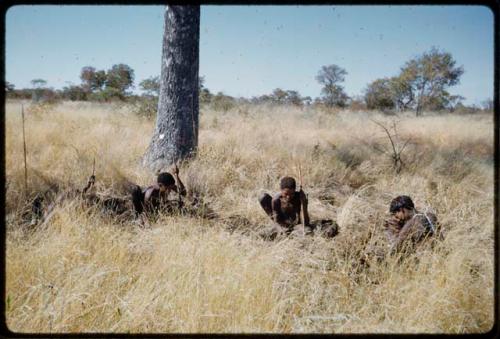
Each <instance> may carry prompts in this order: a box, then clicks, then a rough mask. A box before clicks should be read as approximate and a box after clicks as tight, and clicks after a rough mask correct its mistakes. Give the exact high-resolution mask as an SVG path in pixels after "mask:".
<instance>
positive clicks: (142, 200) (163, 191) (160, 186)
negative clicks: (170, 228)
mask: <svg viewBox="0 0 500 339" xmlns="http://www.w3.org/2000/svg"><path fill="white" fill-rule="evenodd" d="M173 173H174V175H172V174H170V173H168V172H163V173H160V174H158V177H157V178H156V183H155V184H153V185H151V186H148V187H146V188H144V189H141V187H140V186H135V188H134V189H133V190H132V202H133V204H134V209H135V213H136V215H137V216H141V217H144V215H147V216H151V215H155V214H157V213H158V212H159V211H162V212H167V213H172V212H174V211H180V210H181V208H182V207H183V202H182V200H181V197H184V196H186V188H185V187H184V184H183V183H182V181H181V179H180V178H179V168H178V167H177V166H174V168H173ZM174 176H175V179H174ZM170 192H175V193H178V195H179V199H178V200H169V199H168V196H169V194H170Z"/></svg>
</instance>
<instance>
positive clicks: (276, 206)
mask: <svg viewBox="0 0 500 339" xmlns="http://www.w3.org/2000/svg"><path fill="white" fill-rule="evenodd" d="M271 206H272V210H273V213H272V217H273V220H274V222H275V223H277V224H278V225H280V226H286V224H285V220H284V219H285V218H284V217H283V213H281V202H280V199H279V197H275V198H274V199H273V200H272V203H271Z"/></svg>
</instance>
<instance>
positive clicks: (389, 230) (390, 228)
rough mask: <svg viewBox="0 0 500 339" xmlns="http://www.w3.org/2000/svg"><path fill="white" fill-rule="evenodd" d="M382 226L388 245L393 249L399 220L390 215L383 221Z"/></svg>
mask: <svg viewBox="0 0 500 339" xmlns="http://www.w3.org/2000/svg"><path fill="white" fill-rule="evenodd" d="M384 228H385V232H384V233H385V235H386V237H387V240H388V241H389V245H390V247H391V249H393V248H395V247H396V246H397V244H398V235H399V222H398V220H397V219H396V218H395V217H393V216H390V217H389V218H387V219H386V220H385V221H384Z"/></svg>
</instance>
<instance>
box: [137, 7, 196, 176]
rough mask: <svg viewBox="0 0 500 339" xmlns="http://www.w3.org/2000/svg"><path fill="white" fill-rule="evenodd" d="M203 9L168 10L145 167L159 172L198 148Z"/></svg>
mask: <svg viewBox="0 0 500 339" xmlns="http://www.w3.org/2000/svg"><path fill="white" fill-rule="evenodd" d="M199 40H200V6H199V5H198V6H167V7H166V9H165V28H164V32H163V50H162V60H161V63H162V65H161V79H160V96H159V100H158V114H157V117H156V128H155V131H154V134H153V137H152V139H151V143H150V144H149V147H148V150H147V152H146V154H145V155H144V159H143V165H144V166H147V167H149V168H150V169H151V170H153V171H155V172H157V171H160V170H164V169H165V168H167V167H168V166H170V165H172V164H173V163H175V162H176V161H177V160H182V159H186V158H189V157H191V156H194V155H195V153H196V148H197V145H198V109H199V106H198V68H199Z"/></svg>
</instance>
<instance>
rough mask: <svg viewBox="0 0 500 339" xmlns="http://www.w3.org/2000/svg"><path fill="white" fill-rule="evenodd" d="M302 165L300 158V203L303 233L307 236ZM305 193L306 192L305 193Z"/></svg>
mask: <svg viewBox="0 0 500 339" xmlns="http://www.w3.org/2000/svg"><path fill="white" fill-rule="evenodd" d="M302 184H303V182H302V167H301V166H300V160H299V192H301V193H299V194H300V196H301V199H300V203H301V205H302V208H301V210H302V234H303V235H304V236H305V235H306V218H305V213H304V205H303V204H302ZM304 194H305V193H304Z"/></svg>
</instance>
